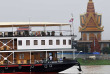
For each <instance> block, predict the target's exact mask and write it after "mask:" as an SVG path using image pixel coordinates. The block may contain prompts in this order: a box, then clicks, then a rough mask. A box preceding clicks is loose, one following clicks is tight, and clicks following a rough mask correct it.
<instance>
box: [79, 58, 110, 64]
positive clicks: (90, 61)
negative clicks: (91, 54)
mask: <svg viewBox="0 0 110 74" xmlns="http://www.w3.org/2000/svg"><path fill="white" fill-rule="evenodd" d="M77 60H78V62H80V64H81V65H110V60H92V59H85V60H84V59H77Z"/></svg>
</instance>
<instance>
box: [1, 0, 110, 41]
mask: <svg viewBox="0 0 110 74" xmlns="http://www.w3.org/2000/svg"><path fill="white" fill-rule="evenodd" d="M88 1H89V0H0V22H26V21H27V22H28V21H29V17H30V18H31V21H33V22H59V23H69V20H70V18H71V13H73V15H74V27H75V34H76V35H77V39H79V38H80V33H79V26H80V14H84V13H85V12H86V9H87V3H88ZM93 2H94V5H95V11H96V12H97V13H100V14H102V26H104V32H103V33H102V34H103V37H102V39H103V40H110V33H109V32H110V30H109V28H110V26H109V25H110V24H109V23H110V21H109V19H110V1H109V0H93Z"/></svg>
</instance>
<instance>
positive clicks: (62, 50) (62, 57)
mask: <svg viewBox="0 0 110 74" xmlns="http://www.w3.org/2000/svg"><path fill="white" fill-rule="evenodd" d="M62 60H63V50H62Z"/></svg>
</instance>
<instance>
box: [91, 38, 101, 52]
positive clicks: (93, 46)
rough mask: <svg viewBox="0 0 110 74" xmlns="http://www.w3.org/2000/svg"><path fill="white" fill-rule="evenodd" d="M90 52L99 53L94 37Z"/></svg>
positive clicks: (98, 45)
mask: <svg viewBox="0 0 110 74" xmlns="http://www.w3.org/2000/svg"><path fill="white" fill-rule="evenodd" d="M91 52H100V44H99V42H98V40H97V38H96V37H94V40H93V42H92V43H91Z"/></svg>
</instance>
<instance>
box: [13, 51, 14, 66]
mask: <svg viewBox="0 0 110 74" xmlns="http://www.w3.org/2000/svg"><path fill="white" fill-rule="evenodd" d="M13 64H14V52H13Z"/></svg>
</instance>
